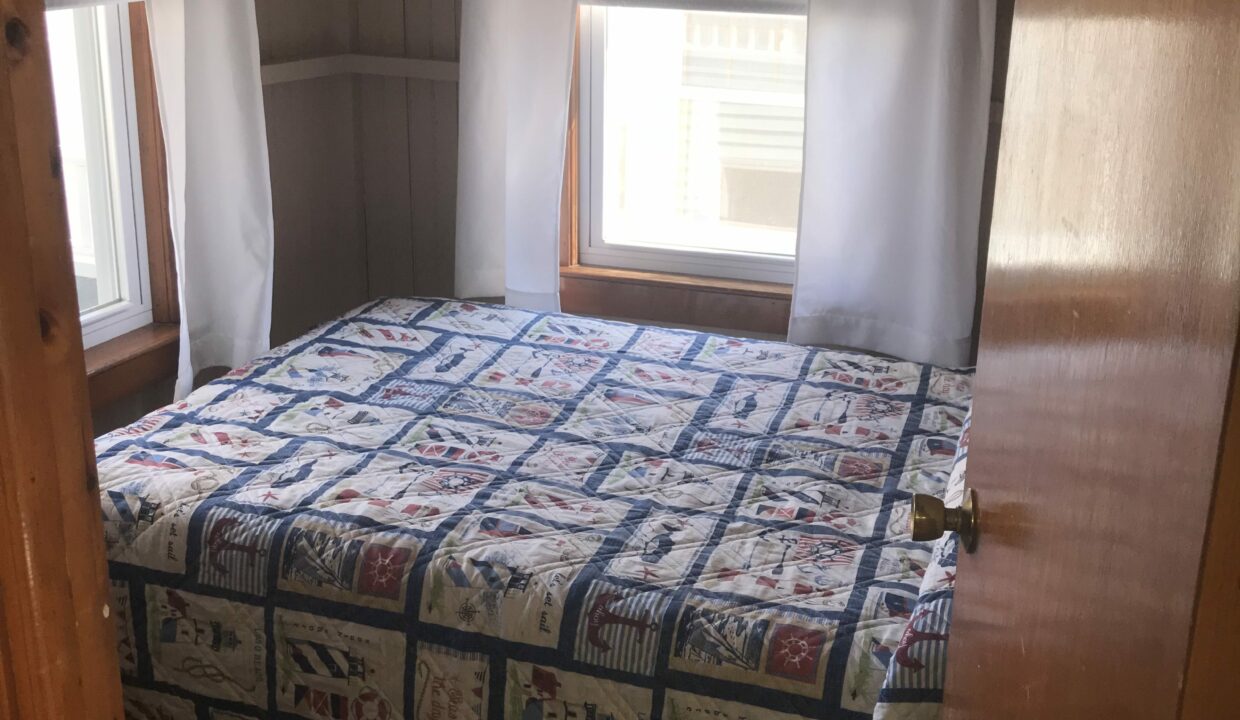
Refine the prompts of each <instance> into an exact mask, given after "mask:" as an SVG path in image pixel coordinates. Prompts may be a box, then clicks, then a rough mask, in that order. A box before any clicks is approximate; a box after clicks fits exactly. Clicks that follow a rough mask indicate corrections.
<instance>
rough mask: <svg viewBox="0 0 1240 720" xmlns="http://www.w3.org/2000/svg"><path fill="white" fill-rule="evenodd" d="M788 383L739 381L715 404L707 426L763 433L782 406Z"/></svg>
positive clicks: (746, 379)
mask: <svg viewBox="0 0 1240 720" xmlns="http://www.w3.org/2000/svg"><path fill="white" fill-rule="evenodd" d="M790 388H791V383H786V382H778V381H761V380H750V379H748V378H741V379H739V380H737V381H736V383H735V384H734V385H733V386H732V388H731V389H730V390H728V393H727V394H726V395H724V396H723V398H722V399H721V400H720V401H719V405H718V406H717V407H716V408H715V413H714V415H713V416H712V417H711V419H710V423H709V424H708V425H709V427H712V428H719V429H722V430H730V431H732V432H740V433H749V434H754V435H761V434H765V433H766V432H767V431H768V429H769V428H770V426H771V423H773V422H774V421H775V417H776V416H777V415H778V414H779V413H781V412H782V411H783V408H784V407H785V401H784V398H785V397H786V396H787V395H788V391H789V389H790Z"/></svg>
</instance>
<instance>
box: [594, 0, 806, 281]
mask: <svg viewBox="0 0 1240 720" xmlns="http://www.w3.org/2000/svg"><path fill="white" fill-rule="evenodd" d="M607 12H608V8H607V7H606V6H600V5H583V6H582V7H581V13H580V19H579V25H578V38H579V41H580V49H579V52H578V62H579V64H580V65H579V72H578V78H577V88H576V90H577V92H578V93H579V97H580V103H579V106H578V118H577V121H578V125H577V126H578V138H577V142H578V147H579V153H578V168H577V175H578V177H577V181H578V188H577V195H578V209H577V212H578V218H577V223H578V224H577V233H578V234H577V257H578V258H579V262H580V263H581V264H582V265H592V266H600V267H615V268H626V269H632V270H645V271H650V272H666V273H680V274H686V275H699V276H706V277H716V278H728V279H733V280H749V281H757V282H769V283H791V282H792V280H793V274H794V271H795V266H796V258H795V256H793V257H789V256H782V255H764V254H758V253H741V252H728V251H723V250H714V251H708V250H700V251H694V250H681V249H673V248H661V247H636V246H633V245H624V244H619V243H608V242H607V241H606V238H605V237H604V236H603V119H604V112H605V108H604V95H605V92H604V83H605V82H606V80H605V75H606V73H605V67H604V64H605V52H604V51H605V49H606V31H607Z"/></svg>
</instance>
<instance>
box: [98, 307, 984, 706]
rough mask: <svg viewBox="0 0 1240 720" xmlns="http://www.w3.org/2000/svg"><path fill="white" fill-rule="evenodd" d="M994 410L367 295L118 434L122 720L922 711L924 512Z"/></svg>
mask: <svg viewBox="0 0 1240 720" xmlns="http://www.w3.org/2000/svg"><path fill="white" fill-rule="evenodd" d="M970 388H971V374H970V372H969V371H967V370H951V369H943V368H937V367H931V366H924V365H918V364H914V363H908V362H899V361H894V360H889V359H883V358H876V357H872V356H867V355H863V354H856V353H848V352H835V351H825V350H817V349H811V348H804V347H799V346H795V345H789V344H784V343H776V342H765V341H758V340H744V339H737V338H731V337H724V336H720V335H714V334H705V333H696V332H689V331H681V330H673V329H665V328H657V327H645V326H637V325H629V324H624V323H618V322H609V321H603V320H597V319H589V318H582V317H574V316H570V315H561V314H545V313H533V312H527V311H524V310H519V309H514V308H509V307H503V306H497V305H486V304H479V303H469V302H457V301H448V300H434V299H419V298H394V299H384V300H380V301H376V302H373V303H369V304H367V305H365V306H363V307H360V308H358V309H357V310H355V311H353V312H351V313H348V314H347V315H345V316H343V317H341V318H339V319H337V320H335V321H333V322H331V323H328V324H326V325H324V326H322V327H320V328H318V329H316V330H314V331H312V332H310V333H309V334H307V335H306V336H304V337H302V338H300V339H298V340H296V341H294V342H292V343H289V344H287V345H284V346H282V347H280V348H278V349H276V350H274V351H272V352H271V353H269V354H267V355H265V356H263V357H261V358H259V359H257V360H255V361H254V362H252V363H250V364H249V365H247V366H245V367H242V368H239V369H237V370H235V371H233V372H231V373H230V374H229V375H227V376H225V377H223V378H221V379H219V380H217V381H215V382H212V383H210V384H208V385H206V386H204V387H202V388H199V389H198V390H197V391H195V392H194V393H193V394H191V395H190V396H189V397H188V398H187V399H186V400H185V401H183V402H180V403H177V404H175V405H172V406H169V407H167V408H165V409H163V410H160V411H157V412H155V413H153V414H151V415H148V416H147V417H145V418H143V419H142V420H140V421H138V422H136V423H134V424H133V425H130V426H128V427H125V428H122V429H120V430H118V431H116V432H113V433H110V434H108V435H105V436H103V437H101V438H99V439H98V441H97V452H98V456H99V476H100V487H101V500H102V506H103V518H104V526H105V534H106V540H107V547H108V555H109V571H110V575H111V578H112V589H113V605H112V609H113V613H112V617H113V618H114V620H115V623H116V628H117V635H118V652H119V655H120V659H121V667H122V674H123V680H124V683H125V702H126V711H127V713H128V714H129V715H130V716H131V717H134V718H152V719H154V718H159V719H163V718H211V719H215V720H224V719H227V720H237V719H238V718H258V717H287V718H323V719H332V720H364V719H380V720H383V719H388V718H520V719H522V720H525V719H531V720H532V719H535V718H538V719H544V720H550V719H551V718H556V719H561V720H563V719H567V718H576V719H579V720H605V719H613V720H620V719H622V718H637V719H642V720H647V719H650V720H653V719H655V718H663V719H664V720H673V719H674V720H688V719H692V718H728V719H732V720H742V719H745V718H748V719H750V720H756V719H758V718H769V719H771V720H785V719H790V718H869V717H872V716H873V715H874V713H875V709H876V705H877V706H878V708H879V712H880V713H887V715H888V716H889V717H893V718H894V717H904V716H905V715H901V714H900V713H901V712H902V708H901V703H903V702H910V703H911V704H910V705H909V706H908V707H909V708H923V710H920V711H918V710H915V709H914V710H910V713H915V712H924V707H925V705H926V704H927V703H929V704H931V705H932V704H933V703H934V702H936V701H937V697H938V696H937V695H936V693H938V692H939V691H938V690H936V689H935V688H933V687H925V686H927V685H932V684H933V679H929V680H927V679H926V678H925V677H913V678H911V679H910V676H909V674H908V673H904V674H903V675H901V674H900V673H899V672H897V669H898V667H896V666H893V658H895V657H896V656H897V653H900V655H901V656H902V657H903V658H904V659H905V660H908V659H909V658H910V657H911V658H912V659H913V660H914V661H918V655H917V653H913V654H912V655H910V652H909V651H910V649H909V648H904V649H903V650H901V647H900V646H901V640H902V638H906V635H908V633H909V632H910V626H909V619H910V617H913V616H914V613H915V612H917V611H918V607H919V605H918V603H919V599H918V598H919V595H922V596H923V600H924V599H926V598H925V595H924V593H922V590H923V584H924V583H925V579H926V576H927V574H928V572H929V573H930V574H931V575H932V576H935V575H940V573H938V572H937V571H934V570H933V568H934V567H935V563H934V561H933V559H932V555H933V553H934V552H935V547H934V546H933V545H932V544H929V543H916V542H912V541H911V540H910V539H909V532H908V509H909V498H910V496H911V494H912V493H913V492H922V493H933V494H936V495H940V496H942V495H943V494H944V491H945V487H946V484H947V481H948V478H949V476H950V475H951V474H952V468H953V464H954V461H955V459H956V455H957V444H958V439H959V437H960V434H961V430H962V426H963V424H964V422H965V419H966V415H967V411H968V407H969V403H970V392H971V390H970ZM940 559H942V558H940ZM932 579H933V578H932ZM939 579H940V580H941V579H942V578H941V577H940V578H939ZM931 589H932V590H933V588H931ZM929 600H930V601H933V600H934V597H930V598H929ZM913 630H914V631H916V630H917V628H916V627H914V628H913ZM917 639H918V638H916V637H915V638H914V640H915V641H916V640H917ZM906 642H907V639H906ZM929 647H930V646H928V645H927V646H926V647H923V648H921V649H920V650H919V652H925V651H927V648H929ZM934 652H937V653H939V654H940V655H941V652H939V650H935V651H934ZM918 662H920V661H918ZM925 664H926V663H924V662H922V663H921V665H922V666H923V667H924V666H925ZM923 675H924V673H923ZM910 683H911V684H912V685H914V686H916V687H913V688H911V689H910V687H909V686H910ZM939 687H941V684H940V685H939ZM880 700H882V703H880ZM908 716H910V717H911V716H913V715H912V714H909V715H908Z"/></svg>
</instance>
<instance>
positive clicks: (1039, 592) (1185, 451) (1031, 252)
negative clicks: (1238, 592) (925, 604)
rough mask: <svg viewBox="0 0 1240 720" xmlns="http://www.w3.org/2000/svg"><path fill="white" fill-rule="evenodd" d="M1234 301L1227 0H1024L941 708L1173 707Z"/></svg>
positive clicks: (1231, 39)
mask: <svg viewBox="0 0 1240 720" xmlns="http://www.w3.org/2000/svg"><path fill="white" fill-rule="evenodd" d="M1238 303H1240V3H1237V2H1234V0H1144V1H1140V2H1137V1H1134V0H1018V1H1017V4H1016V17H1015V24H1014V29H1013V37H1012V50H1011V58H1010V65H1009V75H1008V90H1007V102H1006V107H1005V114H1004V120H1003V140H1002V146H1001V148H1000V159H999V178H998V184H997V197H996V201H995V210H994V221H993V226H992V239H991V246H990V255H989V263H988V275H987V281H986V297H985V302H984V306H983V311H982V330H981V343H980V349H979V357H978V373H977V379H976V392H975V400H974V423H973V436H972V443H973V444H972V447H971V450H970V453H971V457H970V467H969V476H970V480H971V481H972V484H973V485H974V486H975V487H976V488H977V490H978V492H979V494H980V506H981V526H982V533H981V542H980V545H979V548H978V551H977V553H976V555H972V556H966V557H962V558H961V562H960V576H959V583H958V587H957V592H956V602H955V610H954V613H955V616H954V618H953V629H952V640H951V652H950V654H949V668H948V678H947V690H946V695H945V702H946V705H947V708H948V711H947V716H948V717H951V718H987V719H993V718H1005V720H1026V719H1028V720H1033V719H1035V718H1036V719H1038V720H1042V719H1044V718H1051V717H1053V718H1057V719H1058V718H1124V719H1125V720H1127V719H1129V718H1174V717H1176V715H1177V712H1178V703H1179V700H1180V688H1181V682H1182V678H1183V675H1184V671H1185V663H1186V656H1187V648H1188V638H1189V633H1190V629H1191V624H1192V620H1193V612H1194V603H1195V598H1196V591H1197V579H1198V572H1199V569H1200V559H1201V553H1202V542H1203V537H1204V533H1205V529H1206V518H1207V514H1208V512H1209V508H1210V501H1211V498H1212V494H1213V488H1214V478H1215V470H1216V465H1217V461H1218V447H1219V438H1220V432H1221V430H1222V423H1223V417H1224V407H1225V404H1226V400H1227V398H1228V396H1229V393H1228V387H1229V378H1230V372H1231V366H1232V354H1233V351H1234V348H1235V343H1236V334H1237V317H1238V312H1240V309H1238Z"/></svg>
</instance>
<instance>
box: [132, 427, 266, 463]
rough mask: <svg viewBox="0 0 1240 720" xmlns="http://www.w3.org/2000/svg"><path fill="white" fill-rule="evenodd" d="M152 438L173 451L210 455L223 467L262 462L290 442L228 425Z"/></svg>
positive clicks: (175, 431) (167, 432) (170, 431)
mask: <svg viewBox="0 0 1240 720" xmlns="http://www.w3.org/2000/svg"><path fill="white" fill-rule="evenodd" d="M149 439H150V440H151V441H153V442H156V443H159V444H160V445H163V446H164V447H166V448H168V449H170V450H183V451H187V452H191V453H195V452H197V453H208V454H209V456H210V457H212V458H216V459H217V460H216V461H217V462H220V463H221V464H238V465H242V464H251V463H258V462H261V461H263V460H265V459H267V458H268V457H271V456H272V455H274V454H276V453H277V452H279V450H280V448H282V447H284V445H285V443H287V442H288V440H285V439H284V438H277V437H271V436H270V435H266V434H264V433H262V432H259V431H257V430H251V429H250V428H248V427H243V426H240V425H228V424H224V423H220V424H212V425H209V426H208V425H190V424H186V425H181V426H179V427H175V428H172V429H165V430H161V431H159V432H157V433H154V434H153V435H151V436H150V438H149Z"/></svg>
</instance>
